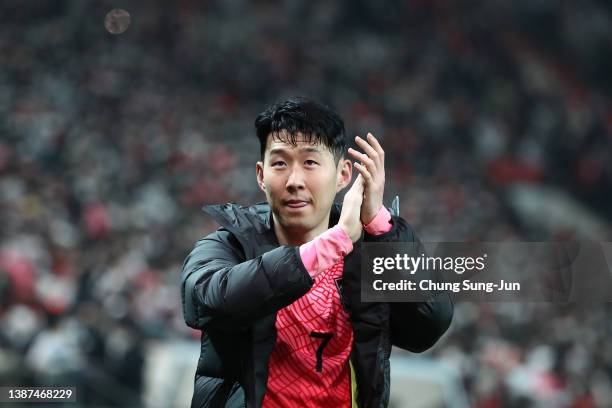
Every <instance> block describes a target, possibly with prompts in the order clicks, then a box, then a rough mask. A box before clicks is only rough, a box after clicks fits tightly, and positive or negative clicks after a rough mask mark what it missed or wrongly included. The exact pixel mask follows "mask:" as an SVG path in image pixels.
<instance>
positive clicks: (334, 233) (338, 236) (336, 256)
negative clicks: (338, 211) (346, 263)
mask: <svg viewBox="0 0 612 408" xmlns="http://www.w3.org/2000/svg"><path fill="white" fill-rule="evenodd" d="M352 250H353V242H352V241H351V238H349V236H348V235H347V234H346V232H345V231H344V230H343V229H342V227H340V226H339V225H336V226H335V227H333V228H330V229H328V230H327V231H325V232H324V233H322V234H320V235H319V236H317V237H316V238H315V239H313V240H312V241H310V242H307V243H305V244H302V245H300V257H301V258H302V263H303V264H304V266H305V267H306V270H307V271H308V273H309V274H310V276H312V277H315V276H316V275H318V274H319V273H321V272H323V271H325V270H326V269H328V268H329V267H331V266H332V265H334V264H335V263H336V262H338V261H339V260H340V259H341V258H343V257H344V256H345V255H347V254H348V253H350V252H351V251H352Z"/></svg>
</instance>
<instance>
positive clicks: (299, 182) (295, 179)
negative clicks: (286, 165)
mask: <svg viewBox="0 0 612 408" xmlns="http://www.w3.org/2000/svg"><path fill="white" fill-rule="evenodd" d="M286 187H287V191H296V190H301V189H303V188H304V172H303V170H302V169H301V168H300V166H293V167H292V169H291V172H290V173H289V177H288V178H287V185H286Z"/></svg>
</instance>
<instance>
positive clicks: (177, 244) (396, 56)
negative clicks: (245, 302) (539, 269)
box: [0, 0, 612, 408]
mask: <svg viewBox="0 0 612 408" xmlns="http://www.w3.org/2000/svg"><path fill="white" fill-rule="evenodd" d="M114 8H122V9H125V10H127V11H128V12H129V13H130V15H131V24H130V26H129V28H128V29H127V31H125V32H124V33H122V34H116V35H115V34H111V33H109V32H108V31H107V30H106V29H105V25H104V19H105V16H106V14H107V13H108V12H109V11H110V10H111V9H114ZM610 72H612V3H610V2H609V1H604V0H601V1H557V0H537V1H535V0H515V1H509V0H508V1H506V0H488V1H484V0H483V1H456V2H453V1H443V0H435V1H428V0H409V1H376V2H367V1H362V0H359V1H346V0H345V1H337V2H308V1H297V0H294V1H254V2H249V1H237V0H233V1H192V0H183V1H178V2H166V1H147V2H144V1H142V2H126V1H123V2H122V1H117V2H111V1H93V0H74V1H59V0H47V1H18V0H4V1H2V3H0V137H1V138H0V214H2V217H1V221H0V225H1V227H0V384H2V385H28V384H31V385H37V384H38V385H43V384H44V385H52V384H77V385H78V386H79V387H80V388H79V389H80V390H81V393H80V394H79V400H80V401H81V402H82V403H83V404H84V405H86V406H134V405H138V404H139V400H140V399H141V397H142V396H143V395H142V394H143V387H144V378H145V375H144V373H145V370H146V367H147V366H146V364H145V361H146V359H147V347H145V345H146V344H149V343H150V342H156V344H158V343H160V342H161V343H169V342H174V341H178V340H184V339H188V340H193V341H195V340H197V335H198V333H196V332H193V331H191V330H190V329H188V328H187V326H185V325H184V323H183V320H182V316H181V310H180V295H179V289H178V285H179V273H180V267H181V263H182V261H183V259H184V257H185V256H186V255H187V253H188V251H189V250H190V249H191V247H192V245H193V244H194V242H195V241H196V240H197V239H198V238H200V237H201V236H203V235H204V234H206V233H208V232H210V231H212V230H213V229H214V228H215V225H214V224H213V223H212V222H211V221H209V220H207V219H205V217H204V216H203V214H202V213H201V212H200V206H201V205H202V204H203V203H219V202H226V201H235V202H238V203H242V204H248V203H252V202H255V201H262V200H264V196H263V195H262V194H261V193H260V192H259V191H258V189H257V185H256V182H255V171H254V169H255V161H256V160H258V152H259V147H258V144H257V140H256V138H255V135H254V127H253V121H254V119H255V116H256V115H257V114H258V113H259V112H260V111H261V110H263V108H264V107H265V105H266V104H269V103H271V102H274V101H276V100H277V99H279V98H282V97H286V96H291V95H306V96H310V97H312V98H314V99H317V100H321V101H323V102H325V103H328V104H330V105H331V106H332V107H334V108H335V109H337V111H338V112H339V113H340V114H341V115H342V117H343V118H344V120H345V123H346V127H347V132H348V135H349V137H351V138H352V137H353V136H354V135H357V134H359V135H362V136H363V135H365V134H366V133H367V132H368V131H371V132H372V133H373V134H374V135H376V136H377V137H379V138H380V140H381V142H382V145H383V147H384V148H385V150H386V153H387V186H386V194H387V203H390V200H391V199H392V197H393V196H395V195H396V194H397V195H399V196H400V198H401V213H402V215H403V216H404V217H405V218H406V219H407V220H408V221H409V222H410V223H411V224H412V225H413V227H414V228H415V229H416V231H417V232H418V233H419V234H420V236H421V239H422V240H423V241H476V240H481V241H504V240H521V241H547V240H573V239H576V240H578V239H593V240H602V241H611V240H612V239H611V228H610V225H611V221H612V205H611V204H612V200H611V199H610V192H611V191H612V190H611V187H612V164H611V162H612V160H611V159H612V149H611V147H610V146H611V143H610V142H611V138H612V106H611V104H610V102H611V95H612V76H611V75H610ZM609 312H610V308H609V306H607V305H592V306H590V307H578V306H576V305H556V306H551V305H538V304H461V305H458V307H457V310H456V315H455V319H454V322H453V326H452V328H451V330H450V331H449V333H448V334H447V335H446V336H445V337H444V338H443V340H442V341H441V342H440V343H439V344H438V345H437V346H436V347H435V348H434V349H433V350H431V351H429V352H427V353H426V354H425V357H426V358H429V359H434V360H436V361H441V362H443V363H444V364H448V365H449V366H452V367H454V368H455V369H457V370H459V371H460V373H461V387H462V389H464V390H465V392H466V393H467V395H468V397H469V405H470V406H473V407H481V408H494V407H511V406H512V407H513V406H516V407H528V406H558V407H566V406H567V407H574V408H578V407H593V406H602V407H603V406H611V405H610V401H612V342H610V341H609V337H610V335H611V334H612V324H611V323H610V320H609V318H608V317H609ZM404 354H405V355H408V353H401V352H396V353H394V355H398V356H403V355H404ZM196 358H197V355H194V359H196ZM194 364H195V361H194ZM538 404H552V405H538Z"/></svg>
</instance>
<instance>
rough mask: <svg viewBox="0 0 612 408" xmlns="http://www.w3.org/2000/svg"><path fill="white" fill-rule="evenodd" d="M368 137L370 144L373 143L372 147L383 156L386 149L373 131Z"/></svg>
mask: <svg viewBox="0 0 612 408" xmlns="http://www.w3.org/2000/svg"><path fill="white" fill-rule="evenodd" d="M367 137H368V142H370V145H372V147H373V148H374V149H375V150H376V151H377V152H378V154H379V155H381V157H383V156H384V155H385V151H384V150H383V148H382V146H381V145H380V143H378V139H376V138H375V137H374V135H373V134H372V133H368V136H367Z"/></svg>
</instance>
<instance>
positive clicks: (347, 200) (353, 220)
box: [338, 174, 364, 243]
mask: <svg viewBox="0 0 612 408" xmlns="http://www.w3.org/2000/svg"><path fill="white" fill-rule="evenodd" d="M363 188H364V183H363V178H362V177H361V174H360V175H358V176H357V178H356V179H355V182H354V183H353V185H352V186H351V188H350V189H349V191H347V192H346V194H345V195H344V201H343V202H342V212H341V213H340V219H339V220H338V225H339V226H340V227H341V228H342V229H343V230H344V232H346V234H347V235H348V236H349V237H350V238H351V241H353V243H355V242H357V241H358V240H359V238H361V231H362V229H363V226H362V225H361V219H360V214H361V203H362V201H363Z"/></svg>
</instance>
